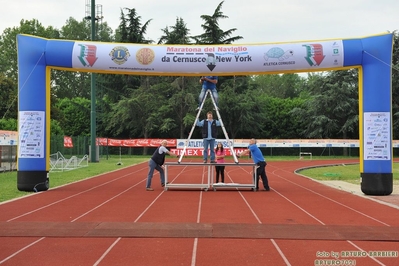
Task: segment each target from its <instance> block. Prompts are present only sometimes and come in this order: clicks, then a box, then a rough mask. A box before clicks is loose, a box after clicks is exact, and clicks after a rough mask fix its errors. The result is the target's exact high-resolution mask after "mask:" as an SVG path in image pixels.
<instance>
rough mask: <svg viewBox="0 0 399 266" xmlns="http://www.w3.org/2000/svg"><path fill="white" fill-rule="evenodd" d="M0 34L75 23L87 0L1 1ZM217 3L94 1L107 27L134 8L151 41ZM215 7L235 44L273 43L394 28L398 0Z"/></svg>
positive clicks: (262, 0) (196, 27)
mask: <svg viewBox="0 0 399 266" xmlns="http://www.w3.org/2000/svg"><path fill="white" fill-rule="evenodd" d="M1 2H2V8H1V9H0V34H2V33H3V31H4V30H5V29H6V28H13V27H19V24H20V21H21V20H22V19H24V20H31V19H37V20H38V21H39V22H40V23H41V24H42V25H43V26H44V27H48V26H53V27H55V28H57V29H61V27H62V26H64V25H65V23H66V21H67V20H68V19H69V18H70V17H72V18H74V19H76V20H78V21H81V20H82V19H83V18H84V17H85V16H86V14H85V12H86V9H87V10H90V4H91V0H63V1H58V0H34V1H32V0H1ZM221 2H222V1H214V0H200V1H188V0H142V1H127V0H96V1H95V4H96V5H100V6H101V8H102V14H103V17H104V18H103V22H107V23H108V25H109V26H110V27H111V28H112V29H113V30H115V29H117V27H118V25H119V22H120V20H119V17H120V14H121V8H125V7H127V8H130V9H131V8H135V9H136V12H137V14H138V15H139V16H141V19H142V23H144V22H146V21H148V20H150V19H152V21H151V22H150V24H149V26H148V29H147V34H146V35H145V37H146V38H147V39H151V40H154V41H155V42H157V41H158V39H159V38H160V37H161V36H162V31H161V29H164V28H165V27H167V26H173V25H175V22H176V19H177V18H182V19H183V20H184V22H185V23H186V26H187V28H188V29H189V30H190V35H192V36H195V35H199V34H201V33H202V32H203V31H202V28H201V24H202V23H203V22H204V21H203V20H202V19H201V18H200V16H201V15H212V14H213V13H214V11H215V9H216V7H217V6H218V4H219V3H221ZM221 11H222V12H223V14H224V15H225V16H228V18H225V19H221V20H219V26H220V28H221V29H222V30H224V31H227V30H230V29H233V28H236V29H237V30H236V31H235V32H234V33H233V36H237V35H239V36H242V37H243V39H241V40H239V41H237V42H235V44H253V43H278V42H295V41H310V40H326V39H348V38H358V37H360V38H363V37H366V36H370V35H375V34H380V33H383V32H387V31H389V32H392V31H394V30H399V15H398V12H399V1H398V0H333V1H322V0H275V1H267V0H225V1H224V3H223V6H222V9H221Z"/></svg>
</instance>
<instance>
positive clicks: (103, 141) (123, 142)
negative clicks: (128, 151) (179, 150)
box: [97, 138, 176, 147]
mask: <svg viewBox="0 0 399 266" xmlns="http://www.w3.org/2000/svg"><path fill="white" fill-rule="evenodd" d="M162 140H164V139H108V138H97V145H99V146H113V147H158V146H160V145H161V142H162ZM166 141H167V142H168V144H167V145H166V146H167V147H176V139H166Z"/></svg>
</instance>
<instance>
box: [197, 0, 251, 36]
mask: <svg viewBox="0 0 399 266" xmlns="http://www.w3.org/2000/svg"><path fill="white" fill-rule="evenodd" d="M223 3H224V1H222V2H220V3H219V5H218V6H217V7H216V9H215V12H214V13H213V14H212V15H201V18H202V19H203V20H204V21H205V22H204V24H202V25H201V27H202V28H203V29H204V33H203V34H201V35H198V36H195V37H193V38H194V39H195V40H196V42H197V43H198V44H231V43H233V42H235V41H238V40H241V39H242V38H243V37H242V36H234V37H230V36H231V35H232V34H233V33H234V32H235V31H236V30H237V29H236V28H233V29H229V30H227V31H223V30H222V29H221V28H220V27H219V20H220V19H224V18H228V16H226V15H224V14H223V12H222V11H221V9H222V6H223Z"/></svg>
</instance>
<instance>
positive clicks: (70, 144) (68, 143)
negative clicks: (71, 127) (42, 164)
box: [64, 136, 73, 148]
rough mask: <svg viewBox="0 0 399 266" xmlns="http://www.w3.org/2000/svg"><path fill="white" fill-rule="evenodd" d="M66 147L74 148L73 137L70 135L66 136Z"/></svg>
mask: <svg viewBox="0 0 399 266" xmlns="http://www.w3.org/2000/svg"><path fill="white" fill-rule="evenodd" d="M64 147H65V148H73V143H72V138H71V137H68V136H64Z"/></svg>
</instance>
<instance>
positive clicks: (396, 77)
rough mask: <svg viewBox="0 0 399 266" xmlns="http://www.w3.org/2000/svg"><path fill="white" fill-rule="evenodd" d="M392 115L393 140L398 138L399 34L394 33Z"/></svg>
mask: <svg viewBox="0 0 399 266" xmlns="http://www.w3.org/2000/svg"><path fill="white" fill-rule="evenodd" d="M392 113H393V114H394V115H393V118H394V120H393V138H394V139H398V138H399V32H397V31H395V32H394V43H393V55H392Z"/></svg>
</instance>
